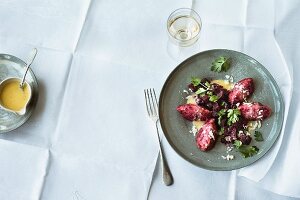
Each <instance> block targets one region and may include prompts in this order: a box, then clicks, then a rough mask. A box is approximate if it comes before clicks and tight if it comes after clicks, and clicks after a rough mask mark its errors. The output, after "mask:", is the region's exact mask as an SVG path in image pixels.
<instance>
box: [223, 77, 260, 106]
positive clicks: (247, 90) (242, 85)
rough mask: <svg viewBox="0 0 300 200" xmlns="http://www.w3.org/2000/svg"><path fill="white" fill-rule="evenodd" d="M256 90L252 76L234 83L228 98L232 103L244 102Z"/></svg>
mask: <svg viewBox="0 0 300 200" xmlns="http://www.w3.org/2000/svg"><path fill="white" fill-rule="evenodd" d="M253 92H254V82H253V79H252V78H245V79H243V80H240V81H239V82H237V83H236V84H234V87H233V89H232V90H231V91H230V92H229V95H228V98H229V102H230V103H231V104H234V103H238V102H242V101H244V100H245V99H247V98H248V97H249V96H250V95H251V94H252V93H253Z"/></svg>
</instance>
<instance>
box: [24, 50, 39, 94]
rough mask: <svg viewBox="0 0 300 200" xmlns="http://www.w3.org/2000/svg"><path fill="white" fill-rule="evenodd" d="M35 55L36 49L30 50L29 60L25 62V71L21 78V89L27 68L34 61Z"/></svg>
mask: <svg viewBox="0 0 300 200" xmlns="http://www.w3.org/2000/svg"><path fill="white" fill-rule="evenodd" d="M36 54H37V49H36V48H34V49H32V50H31V52H30V54H29V58H28V61H27V64H26V70H25V73H24V76H23V78H22V81H21V83H20V87H21V88H22V87H23V86H24V81H25V77H26V75H27V72H28V69H29V67H30V66H31V64H32V62H33V61H34V58H35V56H36Z"/></svg>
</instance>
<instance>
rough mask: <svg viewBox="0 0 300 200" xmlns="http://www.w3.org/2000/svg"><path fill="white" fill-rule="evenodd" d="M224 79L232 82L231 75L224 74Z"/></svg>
mask: <svg viewBox="0 0 300 200" xmlns="http://www.w3.org/2000/svg"><path fill="white" fill-rule="evenodd" d="M225 79H227V80H228V81H229V82H230V83H233V76H230V75H228V74H227V75H225Z"/></svg>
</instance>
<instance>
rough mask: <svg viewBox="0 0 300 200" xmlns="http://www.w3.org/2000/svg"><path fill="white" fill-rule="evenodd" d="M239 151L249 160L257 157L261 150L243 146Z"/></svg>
mask: <svg viewBox="0 0 300 200" xmlns="http://www.w3.org/2000/svg"><path fill="white" fill-rule="evenodd" d="M239 151H240V153H241V154H242V155H243V157H244V158H248V157H251V156H254V155H256V154H257V153H258V151H259V149H258V148H257V147H256V146H252V147H245V146H242V147H240V149H239Z"/></svg>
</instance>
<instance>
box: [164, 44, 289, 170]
mask: <svg viewBox="0 0 300 200" xmlns="http://www.w3.org/2000/svg"><path fill="white" fill-rule="evenodd" d="M215 51H228V52H233V53H238V54H242V55H243V56H245V57H247V58H249V59H251V60H253V61H254V62H255V63H256V64H258V65H260V66H261V69H262V70H263V71H264V72H265V73H266V74H267V75H268V77H269V78H270V79H271V81H272V82H273V83H274V87H275V89H276V90H277V91H278V93H279V102H280V107H281V109H282V111H281V112H280V113H279V115H280V116H279V117H280V119H281V123H280V125H279V126H280V128H279V131H278V133H277V134H276V135H275V137H274V138H273V139H272V140H271V141H270V142H271V143H272V144H271V145H270V146H269V147H268V148H266V150H265V151H264V152H261V153H260V154H258V155H257V157H255V159H253V160H251V161H249V162H247V163H245V164H241V165H239V166H238V167H223V168H220V167H207V166H203V165H202V166H200V165H198V164H197V163H196V162H195V161H193V160H192V159H190V158H189V157H187V156H186V155H184V154H183V153H182V152H181V151H179V150H178V149H177V147H176V145H174V144H173V143H172V142H171V139H170V138H169V136H168V134H166V132H167V130H166V128H165V125H164V124H163V123H160V125H161V128H162V131H163V134H164V136H165V138H166V139H167V141H168V143H169V145H170V146H171V147H172V148H173V150H174V151H175V152H176V153H177V154H178V155H179V156H180V157H181V158H183V159H184V160H186V161H188V162H189V163H191V164H193V165H195V166H197V167H199V168H202V169H206V170H211V171H232V170H236V169H241V168H244V167H246V166H250V165H252V164H253V163H255V162H257V161H258V160H260V159H261V158H262V157H264V156H265V155H266V154H267V153H268V152H269V151H270V150H271V149H272V148H273V147H274V145H275V144H276V142H277V140H278V138H279V135H280V134H281V131H282V126H283V122H284V112H285V107H284V101H283V96H282V93H281V91H280V88H279V86H278V84H277V82H276V80H275V79H274V77H273V76H272V74H271V73H270V72H269V70H268V69H267V68H266V67H265V66H264V65H263V64H261V63H260V62H258V61H257V60H256V59H254V58H253V57H251V56H249V55H247V54H245V53H242V52H240V51H235V50H231V49H209V50H205V51H201V52H199V53H197V54H194V55H192V56H190V57H188V58H186V59H185V60H184V61H182V62H180V63H179V64H178V65H177V66H176V67H175V68H174V69H173V70H172V71H171V73H170V74H169V75H168V77H167V79H166V80H165V82H164V84H163V87H162V89H161V92H160V95H159V119H161V116H162V112H163V111H162V107H163V106H162V103H161V102H162V98H163V96H164V95H163V93H164V92H165V90H166V87H167V83H168V82H169V80H170V79H171V78H172V76H173V75H174V73H176V72H177V71H178V70H179V69H180V68H182V67H183V66H185V64H186V63H187V62H189V61H190V60H192V59H193V58H195V57H197V56H199V55H200V54H204V53H209V52H215ZM159 122H160V121H159Z"/></svg>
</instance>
